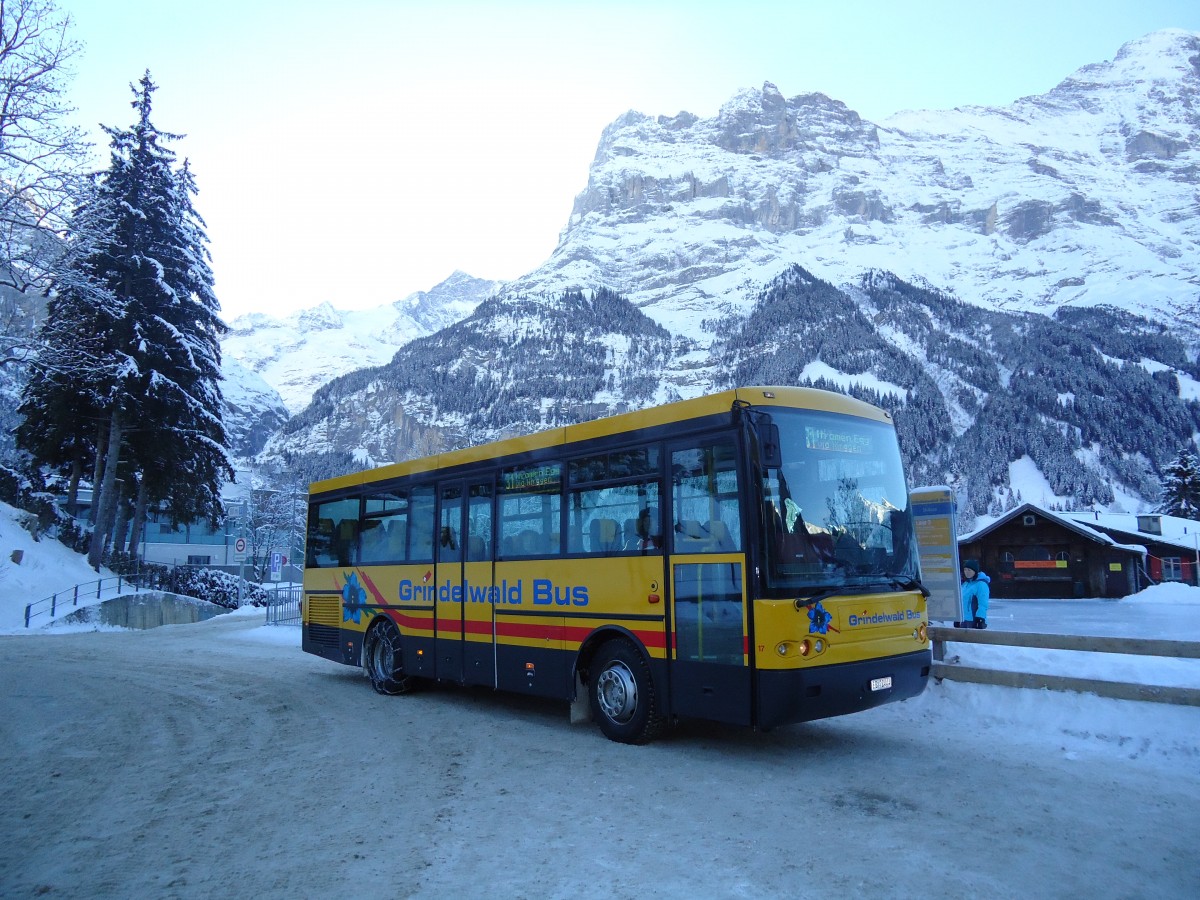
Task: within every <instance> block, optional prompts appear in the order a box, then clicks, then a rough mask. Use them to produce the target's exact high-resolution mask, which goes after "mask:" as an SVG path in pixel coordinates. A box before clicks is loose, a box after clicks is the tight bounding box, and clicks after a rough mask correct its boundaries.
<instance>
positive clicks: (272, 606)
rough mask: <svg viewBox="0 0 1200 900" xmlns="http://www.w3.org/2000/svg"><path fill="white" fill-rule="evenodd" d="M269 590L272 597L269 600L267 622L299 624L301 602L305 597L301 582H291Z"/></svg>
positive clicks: (273, 623) (272, 623) (269, 623)
mask: <svg viewBox="0 0 1200 900" xmlns="http://www.w3.org/2000/svg"><path fill="white" fill-rule="evenodd" d="M268 590H269V593H270V597H269V599H268V600H267V624H268V625H299V624H300V603H301V601H302V600H303V598H304V587H303V586H302V585H299V584H291V585H287V586H286V587H279V588H275V589H273V590H271V589H268Z"/></svg>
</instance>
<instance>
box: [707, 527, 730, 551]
mask: <svg viewBox="0 0 1200 900" xmlns="http://www.w3.org/2000/svg"><path fill="white" fill-rule="evenodd" d="M708 533H709V534H710V535H712V541H713V544H714V547H713V549H714V550H717V551H720V552H721V553H726V552H729V551H732V550H734V549H736V548H735V547H734V545H733V537H732V536H731V535H730V534H729V526H728V525H726V524H725V523H724V522H723V521H721V520H720V519H713V520H712V521H711V522H709V523H708Z"/></svg>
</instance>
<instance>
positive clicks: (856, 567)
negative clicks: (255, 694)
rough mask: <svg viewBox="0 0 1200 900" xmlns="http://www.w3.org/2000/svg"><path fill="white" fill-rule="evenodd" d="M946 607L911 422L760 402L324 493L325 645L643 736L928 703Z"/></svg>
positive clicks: (815, 401) (352, 480)
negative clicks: (548, 701) (922, 522)
mask: <svg viewBox="0 0 1200 900" xmlns="http://www.w3.org/2000/svg"><path fill="white" fill-rule="evenodd" d="M925 597H926V594H925V591H924V589H923V588H922V586H921V584H920V582H919V580H918V569H917V553H916V546H915V541H914V537H913V525H912V517H911V515H910V511H909V505H908V491H907V488H906V486H905V480H904V473H903V469H902V466H901V460H900V451H899V447H898V445H897V442H896V434H895V429H894V427H893V425H892V422H891V418H890V416H889V414H888V413H886V412H884V411H882V410H880V409H877V408H875V407H873V406H870V405H868V404H866V403H861V402H859V401H857V400H853V399H851V398H848V397H844V396H842V395H839V394H834V393H829V392H826V391H818V390H810V389H804V388H792V387H746V388H738V389H735V390H729V391H725V392H723V393H718V394H713V395H710V396H705V397H700V398H697V399H694V400H683V401H679V402H676V403H671V404H667V405H664V406H659V407H655V408H652V409H646V410H641V411H638V412H629V413H624V414H621V415H616V416H612V417H610V418H605V419H599V420H596V421H591V422H585V423H582V424H578V425H570V426H567V427H563V428H555V429H552V430H549V431H544V432H540V433H537V434H533V435H530V436H527V437H518V438H511V439H507V440H502V441H497V442H494V443H490V444H486V445H482V446H478V447H472V448H469V449H464V450H455V451H452V452H448V453H442V454H438V455H436V456H430V457H426V458H424V459H417V460H412V461H408V462H403V463H397V464H395V465H389V466H385V467H382V468H379V469H375V470H372V471H367V472H361V473H358V474H353V475H346V476H343V477H338V478H333V479H329V480H326V481H321V482H317V483H315V484H313V485H312V487H311V494H310V498H309V513H308V544H307V551H306V565H305V573H304V606H303V638H302V641H303V649H304V650H305V651H307V652H309V653H315V654H317V655H319V656H322V657H325V658H327V659H330V660H333V661H335V662H339V663H345V664H347V665H353V666H361V667H362V668H363V670H364V673H365V674H366V676H367V677H368V678H370V680H371V683H372V685H373V686H374V687H375V689H376V690H377V691H379V692H380V693H384V694H402V693H405V692H407V691H409V690H411V689H412V688H413V687H414V686H416V685H417V684H420V683H422V682H431V681H432V682H446V683H450V684H460V685H487V686H490V687H493V688H496V689H499V690H505V691H517V692H520V693H525V694H531V695H538V696H542V697H553V698H558V699H562V700H566V701H569V702H570V705H571V713H572V718H573V719H575V720H578V719H580V718H587V717H588V716H589V715H590V717H591V718H592V719H593V720H594V721H595V722H596V723H597V724H598V725H599V727H600V729H601V731H602V732H603V733H604V734H605V735H606V736H608V737H609V738H611V739H613V740H616V741H621V742H625V743H634V744H637V743H644V742H646V741H648V740H650V739H652V738H653V737H655V736H656V735H657V734H659V733H660V732H661V731H662V730H663V729H664V728H665V727H666V726H667V725H668V724H669V723H671V722H673V721H675V720H677V719H679V718H683V717H694V718H703V719H711V720H715V721H719V722H727V723H734V724H738V725H748V726H753V727H756V728H759V729H768V728H771V727H774V726H777V725H782V724H785V723H791V722H801V721H806V720H810V719H817V718H821V717H825V716H834V715H840V714H842V713H849V712H855V711H857V710H863V709H867V708H870V707H873V706H877V705H879V704H882V703H887V702H889V701H893V700H903V699H905V698H908V697H913V696H915V695H917V694H919V693H920V692H921V691H922V690H923V689H924V687H925V684H926V682H927V681H928V677H929V671H930V664H931V660H930V644H929V639H928V636H927V634H926V629H927V626H928V617H927V614H926V607H925Z"/></svg>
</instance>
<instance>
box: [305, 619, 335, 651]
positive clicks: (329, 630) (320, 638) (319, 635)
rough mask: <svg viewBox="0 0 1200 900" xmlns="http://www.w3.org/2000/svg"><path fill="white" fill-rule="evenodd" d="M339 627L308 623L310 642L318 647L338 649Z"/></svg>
mask: <svg viewBox="0 0 1200 900" xmlns="http://www.w3.org/2000/svg"><path fill="white" fill-rule="evenodd" d="M340 637H341V636H340V635H339V634H338V629H336V628H333V627H331V626H329V625H316V624H314V623H312V622H309V623H308V642H309V643H310V644H314V645H315V646H318V647H328V648H331V649H334V650H336V649H337V647H338V642H339V640H340Z"/></svg>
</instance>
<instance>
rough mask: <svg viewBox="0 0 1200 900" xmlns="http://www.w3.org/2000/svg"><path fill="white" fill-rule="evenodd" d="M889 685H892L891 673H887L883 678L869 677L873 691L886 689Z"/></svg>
mask: <svg viewBox="0 0 1200 900" xmlns="http://www.w3.org/2000/svg"><path fill="white" fill-rule="evenodd" d="M891 686H892V676H891V675H887V676H885V677H884V678H872V679H871V690H873V691H886V690H887V689H888V688H890V687H891Z"/></svg>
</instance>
